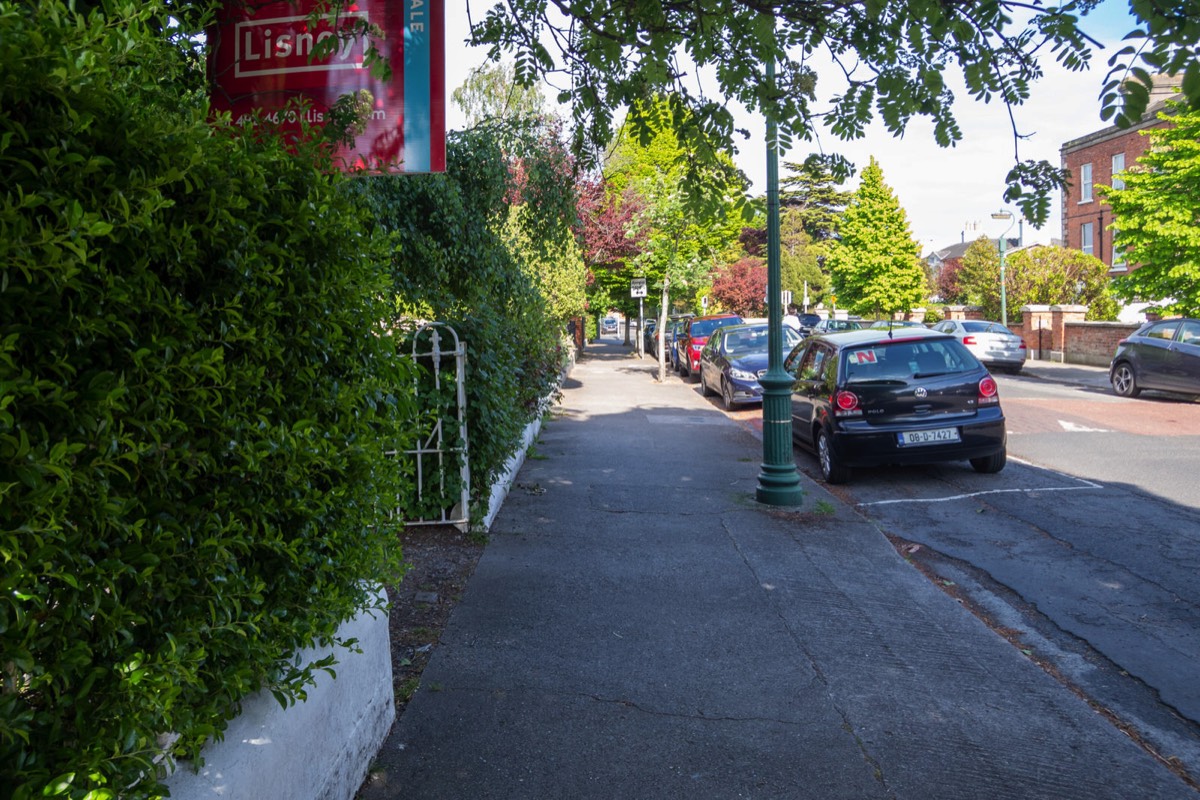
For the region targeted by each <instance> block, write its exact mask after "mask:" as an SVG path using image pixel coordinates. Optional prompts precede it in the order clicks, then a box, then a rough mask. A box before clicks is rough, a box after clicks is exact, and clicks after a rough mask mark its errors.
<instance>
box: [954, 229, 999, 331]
mask: <svg viewBox="0 0 1200 800" xmlns="http://www.w3.org/2000/svg"><path fill="white" fill-rule="evenodd" d="M955 282H956V283H957V286H958V294H957V298H958V299H959V300H960V302H962V303H965V304H967V305H973V306H979V307H980V309H981V310H982V312H983V315H984V316H985V317H987V318H988V319H1000V251H999V250H998V249H997V247H996V242H995V240H993V239H989V238H987V237H986V236H980V237H979V238H978V239H976V240H975V241H973V242H971V243H970V244H969V245H967V249H966V251H965V252H964V253H963V256H962V260H961V262H960V264H959V266H958V269H957V270H956V274H955Z"/></svg>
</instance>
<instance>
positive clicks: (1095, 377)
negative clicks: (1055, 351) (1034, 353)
mask: <svg viewBox="0 0 1200 800" xmlns="http://www.w3.org/2000/svg"><path fill="white" fill-rule="evenodd" d="M1021 374H1022V375H1024V376H1026V377H1029V378H1037V379H1038V380H1043V381H1050V382H1052V383H1067V384H1071V385H1074V386H1085V387H1088V388H1090V389H1101V390H1106V391H1108V392H1109V393H1111V392H1112V385H1111V384H1110V383H1109V381H1108V367H1092V366H1088V365H1087V364H1064V363H1062V362H1061V361H1041V360H1037V361H1032V360H1031V361H1026V362H1025V367H1024V368H1023V369H1022V370H1021Z"/></svg>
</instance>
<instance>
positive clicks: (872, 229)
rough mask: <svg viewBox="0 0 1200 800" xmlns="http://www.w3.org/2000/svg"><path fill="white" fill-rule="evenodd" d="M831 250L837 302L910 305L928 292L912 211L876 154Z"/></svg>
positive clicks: (862, 309)
mask: <svg viewBox="0 0 1200 800" xmlns="http://www.w3.org/2000/svg"><path fill="white" fill-rule="evenodd" d="M838 236H839V239H838V241H837V243H836V244H834V246H833V247H832V249H831V251H830V254H829V259H828V263H829V269H830V275H831V276H832V278H833V283H834V286H835V287H836V289H837V296H838V304H839V305H841V306H843V307H846V308H850V309H851V310H853V311H855V312H856V313H859V314H874V315H880V314H888V315H891V314H894V313H896V312H900V311H909V310H911V309H912V308H913V307H915V306H917V305H919V304H920V302H921V300H922V298H923V297H924V295H925V283H926V279H925V270H924V268H923V267H922V265H921V260H920V249H919V246H918V245H917V243H916V242H915V241H914V240H913V238H912V233H911V232H910V231H909V227H908V217H907V215H906V214H905V213H904V209H902V208H901V207H900V203H899V201H898V200H897V199H896V196H895V195H894V194H893V193H892V190H891V187H889V186H888V185H887V184H886V183H884V182H883V170H882V169H880V167H879V164H878V163H877V162H876V161H875V159H874V158H872V159H871V163H870V164H868V165H867V168H866V169H864V170H863V173H862V183H861V184H859V187H858V190H857V191H856V192H855V193H854V197H853V198H852V199H851V201H850V205H849V206H848V207H847V208H846V211H845V212H844V213H843V214H842V219H841V223H840V224H839V226H838Z"/></svg>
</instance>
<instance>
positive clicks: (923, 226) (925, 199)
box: [446, 0, 1132, 252]
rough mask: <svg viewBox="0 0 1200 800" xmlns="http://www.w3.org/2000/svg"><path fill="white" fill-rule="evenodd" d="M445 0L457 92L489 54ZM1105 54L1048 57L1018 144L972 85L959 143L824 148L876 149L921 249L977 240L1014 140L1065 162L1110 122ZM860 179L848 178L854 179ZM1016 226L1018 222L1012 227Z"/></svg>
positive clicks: (828, 142) (757, 131) (743, 163)
mask: <svg viewBox="0 0 1200 800" xmlns="http://www.w3.org/2000/svg"><path fill="white" fill-rule="evenodd" d="M446 5H447V8H446V26H447V35H446V44H447V47H446V51H447V59H446V87H447V92H449V91H452V90H453V89H454V88H455V87H457V86H459V85H460V84H462V82H463V81H464V80H466V78H467V76H468V75H469V73H470V70H471V69H473V68H474V67H476V66H478V65H479V64H480V63H482V62H483V60H484V51H483V49H482V48H476V49H470V48H467V47H466V46H465V45H463V44H462V42H463V41H464V40H465V39H466V38H467V30H468V28H467V15H466V11H465V9H464V8H463V7H462V6H461V5H460V4H458V3H453V2H450V3H447V4H446ZM1083 27H1084V29H1085V30H1087V31H1088V32H1089V33H1091V34H1092V35H1093V36H1094V37H1096V38H1097V39H1098V40H1100V41H1101V42H1103V43H1105V44H1107V45H1109V46H1110V47H1111V45H1112V44H1114V43H1115V42H1116V41H1117V39H1119V38H1120V37H1121V36H1122V35H1124V33H1125V32H1126V31H1128V30H1129V29H1130V28H1131V27H1132V23H1131V21H1130V18H1129V16H1128V7H1127V6H1126V5H1124V3H1123V2H1120V0H1106V1H1105V2H1104V3H1102V4H1101V6H1100V8H1099V9H1098V11H1097V12H1095V13H1093V14H1092V15H1091V16H1089V18H1088V19H1087V20H1085V23H1084V25H1083ZM1109 52H1111V49H1110V51H1109ZM1106 62H1107V53H1106V52H1105V51H1099V52H1097V53H1096V54H1095V55H1094V57H1093V67H1092V69H1091V70H1090V71H1086V72H1082V73H1072V72H1069V71H1067V70H1065V69H1063V68H1061V67H1059V65H1058V64H1057V63H1054V62H1053V61H1052V59H1050V57H1049V56H1046V61H1045V63H1043V65H1042V66H1043V69H1044V70H1045V73H1046V75H1045V77H1044V78H1043V79H1042V80H1040V81H1039V82H1037V83H1036V84H1034V86H1033V89H1032V94H1031V97H1030V99H1029V101H1027V102H1026V103H1025V104H1024V105H1022V106H1019V107H1017V108H1016V109H1015V110H1014V117H1015V120H1016V126H1017V131H1018V132H1019V133H1020V134H1022V135H1023V136H1027V137H1028V138H1026V139H1023V140H1022V141H1020V142H1019V143H1014V139H1013V130H1012V122H1011V121H1010V119H1009V116H1008V112H1007V110H1006V109H1005V108H1004V106H1002V105H999V104H996V103H994V102H993V103H991V104H982V103H976V102H975V101H973V100H972V99H971V98H970V97H969V96H968V95H967V94H966V92H965V91H964V90H956V92H955V94H956V103H955V108H956V114H955V116H956V117H957V119H958V123H959V126H960V128H961V129H962V133H963V140H962V141H961V142H960V143H959V144H958V146H957V147H954V148H948V149H942V148H940V147H938V146H937V145H936V144H935V143H934V140H933V134H932V128H931V126H930V125H929V124H928V123H926V122H924V121H915V122H914V123H913V124H911V125H910V126H909V129H908V131H907V133H906V134H905V136H904V138H902V139H897V138H894V137H892V136H891V135H890V134H889V133H887V131H886V130H885V129H884V128H883V127H882V126H881V125H878V124H876V125H875V126H873V127H872V128H871V129H869V130H868V133H867V136H866V138H864V139H861V140H858V141H855V142H842V141H839V140H837V139H836V138H834V137H833V136H832V135H830V134H828V133H827V132H823V133H822V135H821V137H820V147H821V149H823V150H824V151H825V152H838V153H841V154H842V155H844V156H846V157H847V158H849V159H850V161H852V162H853V163H854V164H855V166H856V167H857V168H858V169H860V170H861V169H862V168H863V167H864V166H866V164H867V162H868V160H869V158H870V157H871V156H874V157H875V159H876V160H877V161H878V162H879V164H880V167H881V168H882V169H883V176H884V180H885V181H886V182H887V184H888V185H889V186H891V187H892V190H893V191H894V192H895V193H896V196H897V197H898V199H899V201H900V204H901V206H903V208H904V209H905V211H906V212H907V214H908V219H909V224H910V227H911V229H912V234H913V238H914V239H916V240H917V241H918V242H919V243H920V245H921V249H922V252H928V251H929V250H931V249H933V248H935V247H944V246H947V245H950V244H954V243H955V242H959V241H961V240H962V239H963V237H964V236H965V238H966V239H967V240H968V241H969V240H971V239H975V238H978V237H979V236H989V237H997V236H999V235H1000V234H1001V233H1003V232H1004V230H1005V229H1006V228H1007V227H1008V226H1009V224H1010V223H1009V222H1007V221H998V220H993V219H992V218H991V216H990V215H991V213H992V212H995V211H997V210H998V209H999V208H1000V207H1001V206H1002V205H1003V194H1004V188H1005V182H1004V178H1005V176H1006V175H1007V174H1008V171H1009V169H1010V168H1011V167H1012V166H1013V163H1014V160H1015V156H1014V147H1019V157H1020V159H1021V160H1029V159H1032V160H1046V161H1049V162H1050V163H1051V164H1053V165H1055V166H1058V165H1059V164H1060V156H1059V150H1060V148H1061V147H1062V145H1063V143H1064V142H1067V141H1070V140H1071V139H1075V138H1078V137H1080V136H1083V135H1085V134H1088V133H1091V132H1093V131H1096V130H1100V129H1101V128H1103V127H1105V125H1106V123H1104V122H1102V121H1101V120H1100V116H1099V113H1100V104H1099V100H1098V95H1099V93H1100V87H1101V85H1102V84H1103V81H1104V77H1105V74H1106V72H1107V67H1106ZM706 85H710V86H711V85H713V82H711V81H708V82H707V83H706ZM738 123H739V124H740V125H742V126H744V127H746V128H747V129H748V130H749V131H750V132H751V139H749V140H747V141H742V142H741V143H740V144H739V145H738V149H739V153H738V156H737V159H736V160H737V163H738V165H739V166H740V167H741V168H742V170H743V171H744V172H745V173H746V175H747V176H748V177H749V178H750V180H751V181H752V182H753V183H754V191H755V192H756V193H762V192H763V191H765V188H766V152H765V144H764V138H763V130H764V125H763V124H762V122H761V120H758V119H755V118H752V117H749V116H748V115H746V116H744V117H743V118H739V120H738ZM447 125H448V127H449V128H451V129H454V128H461V127H462V125H463V118H462V115H461V114H460V113H459V111H458V109H456V108H454V107H453V105H452V104H449V102H448V105H447ZM811 149H815V146H814V145H810V144H809V143H807V142H798V143H797V147H795V148H794V149H793V150H792V151H790V152H788V153H783V154H781V155H780V161H781V163H782V162H784V161H800V160H803V159H804V157H805V156H806V155H807V154H808V153H809V152H810V150H811ZM781 169H782V167H781ZM854 185H856V183H855V182H852V183H851V184H848V186H849V188H853V186H854ZM1014 211H1015V209H1014ZM1050 212H1051V213H1050V219H1049V221H1048V222H1047V224H1046V225H1045V226H1043V227H1042V228H1041V230H1034V229H1033V227H1032V226H1031V225H1028V224H1027V225H1025V227H1024V233H1025V241H1026V242H1030V241H1037V242H1048V241H1049V240H1050V239H1051V238H1059V237H1061V235H1062V233H1061V196H1059V194H1058V193H1055V196H1053V197H1052V198H1051V209H1050ZM1016 233H1017V230H1016V227H1015V226H1014V227H1013V228H1012V230H1011V232H1010V234H1009V235H1010V236H1015V235H1016Z"/></svg>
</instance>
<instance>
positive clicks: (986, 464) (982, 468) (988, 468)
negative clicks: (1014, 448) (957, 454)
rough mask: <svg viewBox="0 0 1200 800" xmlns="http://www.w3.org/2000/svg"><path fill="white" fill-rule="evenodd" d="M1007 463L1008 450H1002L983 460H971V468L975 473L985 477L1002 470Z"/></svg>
mask: <svg viewBox="0 0 1200 800" xmlns="http://www.w3.org/2000/svg"><path fill="white" fill-rule="evenodd" d="M1007 463H1008V449H1007V448H1002V449H1001V450H1000V452H999V453H993V454H992V455H990V456H984V457H983V458H972V459H971V467H972V468H973V469H974V470H975V471H976V472H982V473H983V474H985V475H992V474H994V473H997V472H999V471H1000V470H1002V469H1004V465H1005V464H1007Z"/></svg>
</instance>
